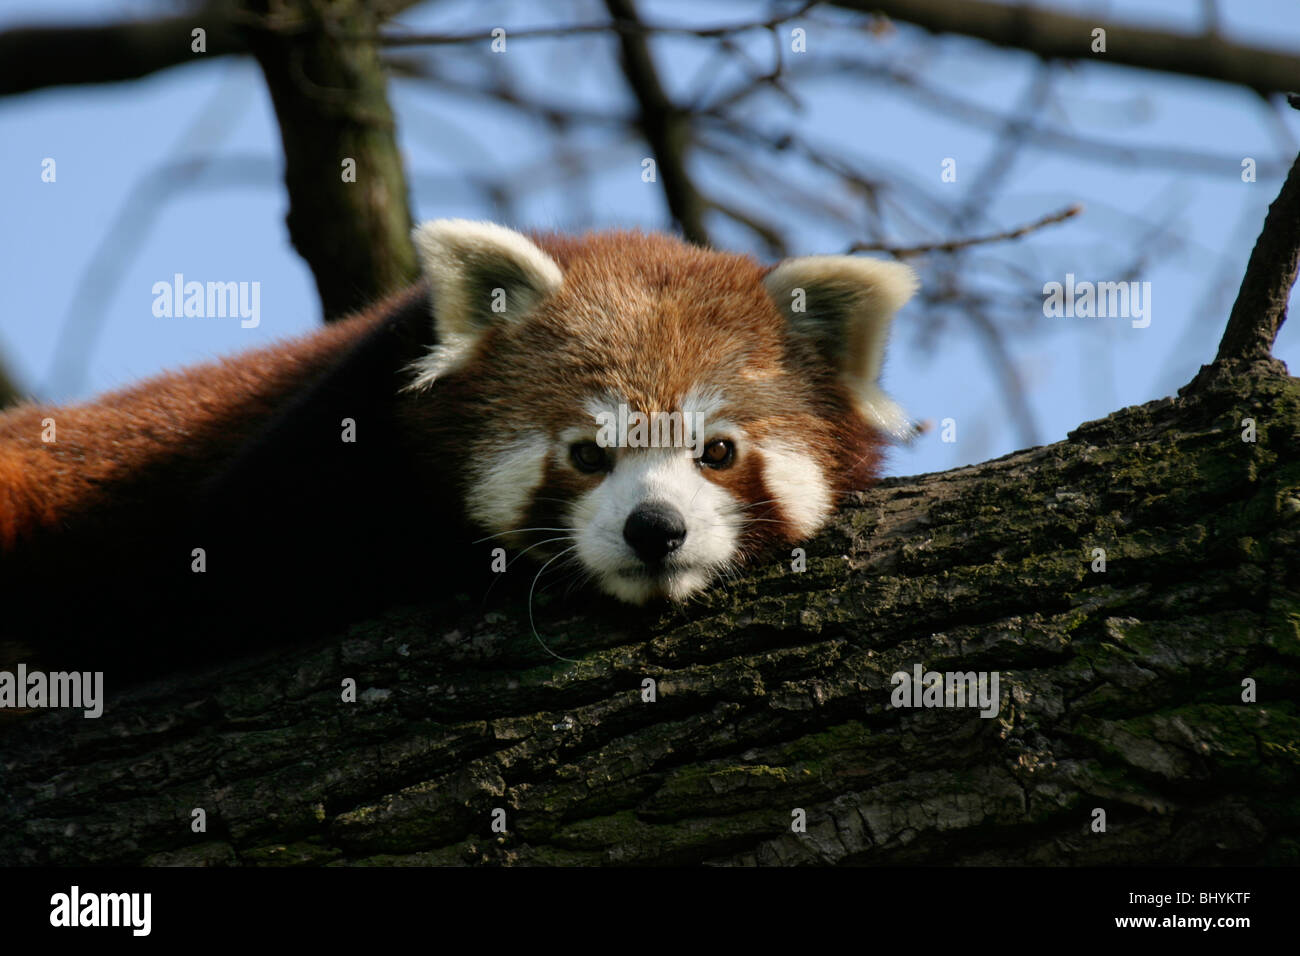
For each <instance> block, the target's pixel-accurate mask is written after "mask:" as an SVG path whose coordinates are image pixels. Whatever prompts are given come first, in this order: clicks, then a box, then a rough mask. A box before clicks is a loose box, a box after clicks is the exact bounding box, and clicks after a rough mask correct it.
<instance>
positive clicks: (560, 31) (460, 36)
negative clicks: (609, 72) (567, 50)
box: [378, 0, 822, 47]
mask: <svg viewBox="0 0 1300 956" xmlns="http://www.w3.org/2000/svg"><path fill="white" fill-rule="evenodd" d="M821 2H822V0H808V2H806V3H804V4H803V5H801V6H800V7H799V8H798V9H796V10H793V11H791V12H790V13H783V14H781V15H779V16H775V17H769V18H768V19H766V20H751V21H748V22H745V23H729V24H723V25H720V26H716V27H689V26H675V25H672V24H667V23H643V22H641V21H640V20H637V19H631V18H621V17H620V18H616V19H614V20H606V21H604V22H601V23H575V24H572V25H570V26H554V27H532V28H529V29H524V30H509V31H507V32H506V39H507V40H529V39H539V38H544V37H571V36H576V35H579V34H583V33H610V32H614V33H617V34H619V35H621V36H636V37H646V36H649V35H656V36H691V37H697V38H699V39H701V40H716V39H721V38H724V37H729V36H731V35H733V34H736V33H745V32H748V31H750V30H771V29H773V28H775V27H779V26H781V25H782V24H784V23H788V22H790V21H791V20H794V19H797V18H798V17H801V16H803V15H804V14H805V13H807V12H808V11H809V10H811V9H812V8H813V7H815V6H817V4H819V3H821ZM378 39H379V43H380V45H381V46H385V47H403V46H450V45H454V44H458V43H484V42H489V41H491V40H492V32H491V31H490V30H486V31H484V30H477V31H473V32H470V33H386V34H382V35H380V37H379V38H378Z"/></svg>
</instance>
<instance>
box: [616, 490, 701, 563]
mask: <svg viewBox="0 0 1300 956" xmlns="http://www.w3.org/2000/svg"><path fill="white" fill-rule="evenodd" d="M623 539H624V540H625V541H627V543H628V544H630V545H631V546H632V550H633V551H635V552H636V556H637V557H638V558H640V559H641V560H642V561H644V562H645V563H646V564H657V563H658V562H660V561H662V560H663V559H664V558H665V557H667V556H668V555H669V554H671V553H672V552H674V551H676V550H677V549H678V548H680V547H681V546H682V542H683V541H685V540H686V519H685V518H683V517H682V513H681V512H680V511H678V510H677V509H676V508H674V507H673V506H672V505H664V504H648V505H641V506H640V507H639V508H637V509H636V511H633V512H632V513H631V514H630V515H628V519H627V521H626V522H625V523H624V525H623Z"/></svg>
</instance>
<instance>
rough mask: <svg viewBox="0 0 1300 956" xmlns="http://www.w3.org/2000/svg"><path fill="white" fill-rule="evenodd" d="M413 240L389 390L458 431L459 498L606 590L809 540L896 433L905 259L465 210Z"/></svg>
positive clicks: (729, 563) (499, 529) (688, 574)
mask: <svg viewBox="0 0 1300 956" xmlns="http://www.w3.org/2000/svg"><path fill="white" fill-rule="evenodd" d="M415 240H416V245H417V247H418V249H419V252H420V256H421V259H422V262H423V267H424V271H425V275H426V278H427V280H428V283H429V286H430V289H431V293H432V301H433V312H434V319H435V323H436V329H437V333H438V342H439V345H438V346H437V347H435V348H434V349H433V350H432V351H431V352H430V354H429V355H428V356H427V357H426V358H424V359H423V360H421V361H420V362H418V363H417V364H416V366H415V368H414V369H413V371H414V379H413V381H412V384H411V386H410V388H409V390H408V394H409V396H410V398H411V400H412V401H413V402H414V403H418V404H419V405H420V406H422V409H423V414H424V416H425V418H426V420H427V423H428V424H430V426H431V427H435V428H437V429H438V430H439V431H440V432H441V434H442V437H444V438H446V439H448V440H449V441H451V442H452V443H453V444H452V447H456V448H459V449H461V455H462V457H460V459H459V460H458V461H457V462H455V463H452V464H453V467H456V468H458V469H460V475H461V481H460V488H461V491H462V495H463V499H464V500H463V504H464V507H465V512H466V514H467V515H468V517H470V518H471V519H472V520H473V521H474V522H475V523H476V524H477V525H479V526H481V527H482V528H483V529H484V530H486V531H487V532H489V533H490V534H492V535H498V536H500V538H499V539H498V540H500V541H501V542H502V543H504V544H507V545H513V546H517V547H519V546H522V547H524V548H531V549H533V554H534V555H536V554H539V553H540V554H542V555H544V556H548V557H551V558H553V559H554V560H556V561H557V562H559V561H560V560H564V561H565V563H566V565H571V566H572V567H573V568H575V569H577V570H579V571H580V572H582V573H584V574H585V575H586V576H587V577H589V578H590V579H591V580H593V581H594V582H595V583H596V585H597V586H598V587H599V588H600V589H601V590H603V591H605V592H606V593H608V594H611V595H613V596H615V597H617V598H620V599H622V600H625V601H629V602H632V603H638V604H639V603H642V602H644V601H646V600H648V599H651V598H654V597H667V598H670V599H673V600H682V599H685V598H687V597H688V596H690V595H691V594H693V593H694V592H696V591H698V590H699V589H701V588H703V587H705V586H706V585H707V584H708V583H709V582H710V581H711V580H713V579H714V578H716V577H717V576H718V575H720V574H722V573H725V572H727V571H728V570H729V569H731V568H733V567H735V566H736V565H738V564H740V563H741V562H743V561H744V560H745V559H746V558H748V557H750V556H752V555H753V554H755V553H756V552H757V551H758V550H759V549H761V548H763V547H765V546H767V545H770V544H772V543H773V542H777V541H784V542H797V541H799V540H801V539H803V538H806V537H808V536H809V535H811V534H813V533H814V532H815V531H817V530H818V528H820V527H821V525H822V524H823V523H824V522H825V520H826V519H827V518H828V517H829V516H830V514H831V513H832V511H833V510H834V508H835V506H836V504H837V503H838V501H839V499H840V497H841V496H842V495H843V494H844V493H845V492H846V491H849V490H851V489H853V488H859V487H863V486H864V485H865V484H866V483H867V482H868V481H869V480H870V478H871V477H872V476H873V475H874V473H875V470H876V468H877V465H878V461H879V446H880V444H881V443H882V442H883V441H884V440H886V439H887V438H905V437H907V436H908V434H909V432H910V426H909V423H908V421H907V419H906V418H905V417H904V415H903V414H902V412H901V411H900V410H899V408H898V407H897V406H896V405H894V403H893V402H891V401H890V400H889V399H888V398H886V397H885V396H884V395H883V393H882V392H881V391H880V389H879V387H878V385H877V379H878V377H879V373H880V366H881V358H882V352H883V348H884V343H885V338H886V333H887V330H888V325H889V322H890V319H891V318H892V316H893V314H894V312H895V311H896V310H897V309H898V308H899V307H900V306H901V305H902V304H903V303H904V302H905V301H906V300H907V299H908V298H909V297H910V296H911V294H912V292H913V290H914V289H915V286H916V280H915V277H914V275H913V273H912V271H911V270H910V269H909V268H907V267H906V266H904V265H900V264H896V263H892V262H880V261H877V260H872V259H863V258H855V257H849V256H813V257H808V258H799V259H790V260H787V261H785V262H783V263H781V264H779V265H777V266H776V267H775V268H772V269H764V268H763V267H762V266H760V265H759V264H758V263H757V262H755V261H754V260H753V259H750V258H748V257H745V256H740V255H732V254H728V253H722V252H713V251H709V250H705V249H700V248H696V247H693V246H690V245H687V244H685V243H682V242H680V241H677V240H675V239H672V238H669V237H666V236H661V235H644V234H640V233H627V232H618V233H606V234H594V235H589V236H586V237H583V238H563V237H546V236H539V237H536V239H530V238H528V237H525V236H523V235H521V234H519V233H516V232H513V231H511V230H509V229H505V228H503V227H501V226H496V225H492V224H489V223H475V222H467V221H464V220H439V221H436V222H431V223H426V224H424V225H423V226H421V227H420V228H418V229H417V230H416V232H415ZM440 409H441V410H452V411H446V412H445V413H444V412H443V411H440ZM446 464H447V463H444V465H446ZM557 566H558V565H557Z"/></svg>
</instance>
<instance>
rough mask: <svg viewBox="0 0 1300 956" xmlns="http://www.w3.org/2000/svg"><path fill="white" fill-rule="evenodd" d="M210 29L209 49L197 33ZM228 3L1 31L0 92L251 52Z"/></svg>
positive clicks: (119, 76) (133, 74)
mask: <svg viewBox="0 0 1300 956" xmlns="http://www.w3.org/2000/svg"><path fill="white" fill-rule="evenodd" d="M197 27H202V28H203V29H204V30H206V31H207V37H206V47H207V52H205V53H195V52H193V51H192V49H191V44H192V42H193V41H192V37H191V31H193V30H194V29H195V28H197ZM246 52H248V46H247V44H246V43H245V42H244V38H243V36H241V35H240V33H239V31H238V30H237V29H236V28H235V26H234V24H233V23H232V22H231V20H230V18H229V10H228V9H227V5H226V4H210V5H207V6H205V7H203V8H201V9H199V10H197V11H195V12H194V13H191V14H183V15H181V16H177V17H165V18H163V19H159V20H146V21H140V22H130V21H127V22H121V23H109V24H104V25H102V26H83V27H18V28H15V29H12V30H6V31H4V32H3V33H0V96H6V95H12V94H15V93H27V92H29V91H31V90H38V89H43V88H46V87H51V86H70V85H74V84H78V83H115V82H118V81H120V80H134V79H138V78H139V77H142V76H148V75H149V74H150V73H156V72H158V71H159V70H165V69H167V68H168V67H173V66H179V65H180V64H182V63H192V62H194V61H196V60H202V59H205V58H210V57H216V56H226V55H229V54H232V53H246Z"/></svg>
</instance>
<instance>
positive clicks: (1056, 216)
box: [848, 203, 1083, 259]
mask: <svg viewBox="0 0 1300 956" xmlns="http://www.w3.org/2000/svg"><path fill="white" fill-rule="evenodd" d="M1081 212H1083V207H1082V206H1081V205H1079V204H1077V203H1076V204H1075V205H1073V206H1068V207H1066V208H1065V209H1062V210H1060V211H1059V212H1054V213H1052V214H1051V215H1048V216H1044V217H1043V218H1041V219H1036V220H1035V221H1033V222H1030V223H1026V224H1025V225H1023V226H1017V227H1016V228H1014V229H1007V230H1005V231H1003V232H995V233H992V234H990V235H986V236H968V237H967V238H965V239H948V240H945V241H942V242H929V243H922V244H921V245H916V246H891V245H889V244H887V243H883V242H855V243H854V244H853V245H851V246H850V247H849V249H848V251H849V252H851V253H852V252H887V253H889V254H890V255H891V256H895V257H896V258H899V259H905V258H907V257H908V256H919V255H923V254H925V253H928V252H956V251H957V250H959V249H968V248H970V247H971V246H980V245H986V244H988V243H991V242H1006V241H1008V240H1010V239H1019V238H1020V237H1021V236H1027V235H1029V234H1030V233H1031V232H1037V231H1038V230H1039V229H1042V228H1044V227H1046V226H1053V225H1056V224H1057V223H1061V222H1065V221H1066V220H1067V219H1073V218H1074V217H1075V216H1077V215H1079V213H1081Z"/></svg>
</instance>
